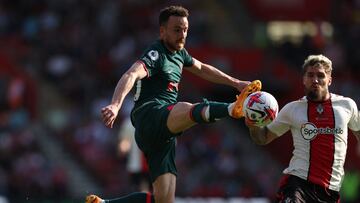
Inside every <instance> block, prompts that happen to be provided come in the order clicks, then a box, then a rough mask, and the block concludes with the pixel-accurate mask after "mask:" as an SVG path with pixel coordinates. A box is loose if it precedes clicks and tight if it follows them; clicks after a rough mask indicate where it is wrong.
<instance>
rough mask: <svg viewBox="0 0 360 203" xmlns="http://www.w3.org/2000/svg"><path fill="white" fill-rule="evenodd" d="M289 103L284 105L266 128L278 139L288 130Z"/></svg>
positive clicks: (289, 121)
mask: <svg viewBox="0 0 360 203" xmlns="http://www.w3.org/2000/svg"><path fill="white" fill-rule="evenodd" d="M291 111H292V108H291V103H289V104H287V105H285V106H284V107H283V108H282V109H281V110H280V112H279V114H278V116H277V117H276V118H275V120H273V122H271V123H270V124H269V125H267V126H266V127H267V128H268V130H270V131H271V132H272V133H275V134H276V135H277V136H278V137H280V136H281V135H283V134H285V133H286V132H287V131H289V130H290V126H291V116H290V115H291V114H292V112H291Z"/></svg>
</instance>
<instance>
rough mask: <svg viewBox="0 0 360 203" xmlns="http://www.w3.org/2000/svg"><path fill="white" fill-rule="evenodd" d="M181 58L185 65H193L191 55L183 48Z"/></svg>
mask: <svg viewBox="0 0 360 203" xmlns="http://www.w3.org/2000/svg"><path fill="white" fill-rule="evenodd" d="M183 59H184V66H185V67H187V66H192V65H194V59H193V57H192V56H191V55H190V54H189V53H188V52H187V51H186V49H185V48H184V49H183Z"/></svg>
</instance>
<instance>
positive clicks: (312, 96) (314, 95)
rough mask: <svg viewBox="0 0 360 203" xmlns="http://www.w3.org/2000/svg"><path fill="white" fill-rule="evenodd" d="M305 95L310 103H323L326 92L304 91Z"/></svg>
mask: <svg viewBox="0 0 360 203" xmlns="http://www.w3.org/2000/svg"><path fill="white" fill-rule="evenodd" d="M305 95H306V97H307V99H308V100H310V101H323V100H325V98H326V90H311V89H306V90H305Z"/></svg>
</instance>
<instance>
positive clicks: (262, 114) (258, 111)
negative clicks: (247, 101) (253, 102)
mask: <svg viewBox="0 0 360 203" xmlns="http://www.w3.org/2000/svg"><path fill="white" fill-rule="evenodd" d="M249 109H250V110H251V111H255V112H256V113H258V114H260V115H261V117H264V116H266V113H265V112H263V111H260V110H257V109H252V108H249Z"/></svg>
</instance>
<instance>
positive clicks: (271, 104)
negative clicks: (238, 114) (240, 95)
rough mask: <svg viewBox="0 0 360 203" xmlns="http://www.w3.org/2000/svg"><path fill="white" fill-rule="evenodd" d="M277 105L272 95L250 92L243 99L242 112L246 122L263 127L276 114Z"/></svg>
mask: <svg viewBox="0 0 360 203" xmlns="http://www.w3.org/2000/svg"><path fill="white" fill-rule="evenodd" d="M278 110H279V105H278V102H277V100H276V99H275V97H274V96H273V95H271V94H270V93H268V92H264V91H258V92H254V93H252V94H250V95H249V96H248V97H247V98H246V99H245V101H244V104H243V113H244V115H245V117H246V118H247V119H248V122H250V123H251V124H253V125H255V126H259V127H263V126H266V125H267V124H269V123H271V122H272V121H273V120H274V119H275V118H276V116H277V114H278Z"/></svg>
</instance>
